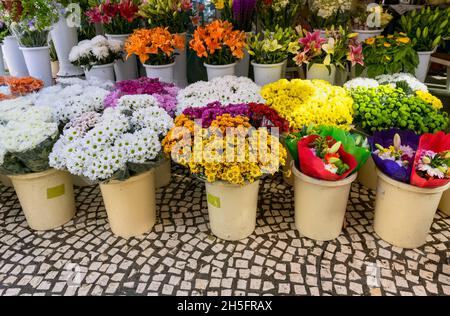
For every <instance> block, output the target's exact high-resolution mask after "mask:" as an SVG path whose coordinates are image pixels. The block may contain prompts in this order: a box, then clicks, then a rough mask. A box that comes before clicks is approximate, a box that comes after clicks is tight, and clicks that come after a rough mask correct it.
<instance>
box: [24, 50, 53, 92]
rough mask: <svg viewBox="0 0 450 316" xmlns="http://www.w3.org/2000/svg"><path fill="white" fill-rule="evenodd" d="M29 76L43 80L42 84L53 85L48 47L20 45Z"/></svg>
mask: <svg viewBox="0 0 450 316" xmlns="http://www.w3.org/2000/svg"><path fill="white" fill-rule="evenodd" d="M20 50H21V51H22V53H23V57H24V58H25V63H26V65H27V69H28V73H29V74H30V76H32V77H34V78H37V79H40V80H42V81H44V85H45V86H46V87H49V86H51V85H53V77H52V65H51V60H50V47H48V46H46V47H20Z"/></svg>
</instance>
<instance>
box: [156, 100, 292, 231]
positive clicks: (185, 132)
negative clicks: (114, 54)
mask: <svg viewBox="0 0 450 316" xmlns="http://www.w3.org/2000/svg"><path fill="white" fill-rule="evenodd" d="M240 106H241V105H237V106H235V107H237V108H235V109H234V111H235V114H237V115H236V116H233V115H232V114H230V113H227V111H226V110H225V112H223V114H220V113H219V115H217V116H215V115H213V117H211V120H209V123H208V124H207V125H205V127H203V124H205V123H206V122H205V121H203V122H202V123H201V124H202V125H197V123H195V122H194V120H193V119H191V118H190V117H189V116H187V115H184V114H182V115H180V116H178V117H177V118H176V120H175V127H174V128H173V129H172V130H171V131H170V132H169V134H168V135H167V136H166V138H165V139H164V141H163V145H164V150H165V152H166V153H167V154H170V155H171V157H172V159H173V160H174V161H175V162H176V163H178V164H180V165H182V166H184V167H187V168H189V170H190V171H191V172H192V173H193V174H194V175H197V176H198V177H200V178H201V179H202V180H204V181H205V186H206V200H207V202H208V214H209V221H210V225H211V231H212V233H213V234H214V235H215V236H217V237H219V238H221V239H224V240H241V239H244V238H247V237H248V236H249V235H251V234H252V233H253V231H254V229H255V225H256V213H257V204H258V191H259V178H260V177H261V176H263V175H264V174H273V173H275V172H277V171H278V168H279V166H280V164H281V165H282V164H284V159H285V157H286V151H285V150H284V148H282V147H281V146H280V145H279V141H278V138H277V137H275V136H273V135H270V134H269V133H268V131H267V128H259V129H252V132H250V129H251V124H250V122H249V117H247V116H245V115H240V114H238V113H241V112H242V111H245V106H244V108H243V109H242V108H240ZM207 126H209V127H207ZM196 137H201V140H200V142H201V144H202V147H201V148H199V147H198V146H196V145H194V138H196ZM258 139H259V140H260V141H264V142H265V144H266V146H265V147H264V149H263V150H258V149H257V148H256V147H255V146H258V145H257V143H258V142H255V140H258ZM186 141H187V142H186ZM238 144H241V145H242V144H243V145H244V146H241V145H238ZM237 146H239V147H237ZM202 148H203V149H202ZM180 149H183V150H180ZM198 149H199V150H198ZM234 149H237V150H236V151H235V150H234ZM190 153H193V154H190Z"/></svg>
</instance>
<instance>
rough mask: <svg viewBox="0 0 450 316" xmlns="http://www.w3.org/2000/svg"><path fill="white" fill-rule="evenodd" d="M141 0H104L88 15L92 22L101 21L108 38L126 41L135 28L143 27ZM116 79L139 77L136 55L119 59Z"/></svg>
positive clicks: (88, 12)
mask: <svg viewBox="0 0 450 316" xmlns="http://www.w3.org/2000/svg"><path fill="white" fill-rule="evenodd" d="M139 3H140V1H137V0H119V1H111V0H102V1H101V2H100V3H99V4H98V5H96V6H94V7H91V8H90V9H89V10H88V11H87V12H86V15H87V16H88V21H89V23H91V24H95V23H99V24H101V25H102V26H103V29H104V31H105V35H106V38H108V39H110V40H111V39H113V40H117V41H119V42H121V43H122V45H124V44H125V41H126V40H127V38H128V37H129V36H130V34H131V33H133V31H134V30H135V29H138V28H139V27H141V23H140V22H141V20H140V19H139V17H138V11H139V7H138V5H139ZM114 71H115V73H116V80H117V81H122V80H131V79H136V78H137V77H138V68H137V60H136V57H134V56H132V57H130V58H128V59H127V60H125V61H123V60H119V61H117V62H116V63H115V64H114Z"/></svg>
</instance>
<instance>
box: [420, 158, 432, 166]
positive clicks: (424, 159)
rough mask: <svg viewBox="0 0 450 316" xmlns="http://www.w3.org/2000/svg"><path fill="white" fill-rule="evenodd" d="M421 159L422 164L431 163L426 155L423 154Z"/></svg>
mask: <svg viewBox="0 0 450 316" xmlns="http://www.w3.org/2000/svg"><path fill="white" fill-rule="evenodd" d="M422 161H423V163H424V164H427V165H429V164H430V163H431V159H430V157H428V156H424V157H423V158H422Z"/></svg>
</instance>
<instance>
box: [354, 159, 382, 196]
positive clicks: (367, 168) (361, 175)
mask: <svg viewBox="0 0 450 316" xmlns="http://www.w3.org/2000/svg"><path fill="white" fill-rule="evenodd" d="M377 179H378V177H377V167H376V166H375V162H374V161H373V159H372V156H370V157H369V159H367V162H366V163H365V164H364V165H363V166H362V167H361V169H359V171H358V181H359V183H361V184H362V185H363V186H365V187H366V188H368V189H371V190H374V191H375V190H376V189H377Z"/></svg>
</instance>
